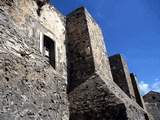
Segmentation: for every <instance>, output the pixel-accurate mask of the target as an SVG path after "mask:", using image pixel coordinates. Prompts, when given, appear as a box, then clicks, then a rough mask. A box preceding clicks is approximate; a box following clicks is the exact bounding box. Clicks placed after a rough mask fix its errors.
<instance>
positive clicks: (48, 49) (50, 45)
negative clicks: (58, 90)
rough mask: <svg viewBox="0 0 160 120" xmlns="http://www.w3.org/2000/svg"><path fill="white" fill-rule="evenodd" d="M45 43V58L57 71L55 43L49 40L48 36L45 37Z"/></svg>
mask: <svg viewBox="0 0 160 120" xmlns="http://www.w3.org/2000/svg"><path fill="white" fill-rule="evenodd" d="M43 40H44V41H43V42H44V53H43V54H44V56H45V57H46V58H48V61H49V63H50V64H51V65H52V67H53V68H54V69H55V68H56V66H55V42H54V41H53V40H52V39H51V38H49V37H48V36H46V35H44V37H43Z"/></svg>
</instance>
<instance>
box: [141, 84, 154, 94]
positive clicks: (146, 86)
mask: <svg viewBox="0 0 160 120" xmlns="http://www.w3.org/2000/svg"><path fill="white" fill-rule="evenodd" d="M139 88H140V92H141V94H142V95H144V94H146V93H147V92H149V91H150V90H151V89H150V87H149V84H147V83H145V82H144V81H140V83H139Z"/></svg>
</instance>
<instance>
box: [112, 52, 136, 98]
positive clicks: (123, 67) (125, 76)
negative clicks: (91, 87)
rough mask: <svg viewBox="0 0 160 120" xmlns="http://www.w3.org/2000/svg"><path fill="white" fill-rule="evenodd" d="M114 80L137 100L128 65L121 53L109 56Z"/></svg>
mask: <svg viewBox="0 0 160 120" xmlns="http://www.w3.org/2000/svg"><path fill="white" fill-rule="evenodd" d="M109 61H110V66H111V71H112V76H113V80H114V82H115V83H116V84H117V85H118V86H119V87H120V88H121V89H122V90H123V91H124V92H125V93H126V94H127V95H128V96H129V97H130V98H132V99H134V100H135V94H134V90H133V85H132V82H131V78H130V73H129V70H128V65H127V63H126V62H125V61H124V59H123V58H122V56H121V55H120V54H117V55H113V56H110V57H109Z"/></svg>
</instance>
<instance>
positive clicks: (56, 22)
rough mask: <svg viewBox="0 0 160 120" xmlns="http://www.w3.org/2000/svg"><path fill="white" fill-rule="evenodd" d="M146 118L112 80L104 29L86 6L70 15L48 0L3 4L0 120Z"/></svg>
mask: <svg viewBox="0 0 160 120" xmlns="http://www.w3.org/2000/svg"><path fill="white" fill-rule="evenodd" d="M46 37H47V40H49V41H50V42H48V44H49V43H53V44H54V45H52V47H53V48H50V47H48V44H47V43H46V41H47V40H46V41H45V38H46ZM66 48H67V51H66ZM48 49H52V50H48ZM51 51H52V52H55V53H54V54H52V55H54V57H55V58H54V59H52V60H54V61H53V63H54V64H55V65H54V67H53V65H51V64H50V63H51V62H50V57H49V56H50V55H51V54H50V53H49V52H51ZM48 55H49V56H48ZM52 58H53V57H52ZM123 67H124V69H126V66H123ZM126 70H127V69H126ZM67 79H68V80H67ZM129 84H130V83H129ZM67 87H68V98H69V101H68V99H67ZM69 102H70V105H69ZM69 108H70V110H69ZM69 114H70V118H69ZM147 117H148V115H147V113H146V111H145V110H144V109H142V108H141V107H140V106H139V105H138V104H137V103H136V102H135V101H133V100H132V99H130V98H129V97H128V96H127V95H126V94H125V92H123V91H122V90H121V89H120V88H119V87H118V86H117V85H116V84H115V82H114V81H113V78H112V74H111V69H110V65H109V60H108V55H107V52H106V48H105V46H104V41H103V35H102V32H101V29H100V28H99V26H98V25H97V23H96V22H95V21H94V20H93V18H92V17H91V15H90V14H89V13H88V12H87V10H86V9H85V8H83V7H82V8H79V9H77V10H76V11H73V12H72V13H70V14H69V15H68V16H67V17H65V16H63V15H62V14H61V13H59V12H58V11H57V10H56V9H55V8H54V7H52V6H51V5H49V4H48V0H0V120H69V119H70V120H148V119H147Z"/></svg>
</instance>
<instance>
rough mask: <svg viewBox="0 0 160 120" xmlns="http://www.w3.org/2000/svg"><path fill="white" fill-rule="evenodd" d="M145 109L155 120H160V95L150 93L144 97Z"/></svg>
mask: <svg viewBox="0 0 160 120" xmlns="http://www.w3.org/2000/svg"><path fill="white" fill-rule="evenodd" d="M143 98H144V102H145V107H146V109H147V111H148V113H150V114H151V115H152V117H153V118H154V120H160V93H157V92H154V91H150V92H149V93H147V94H146V95H144V96H143Z"/></svg>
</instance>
